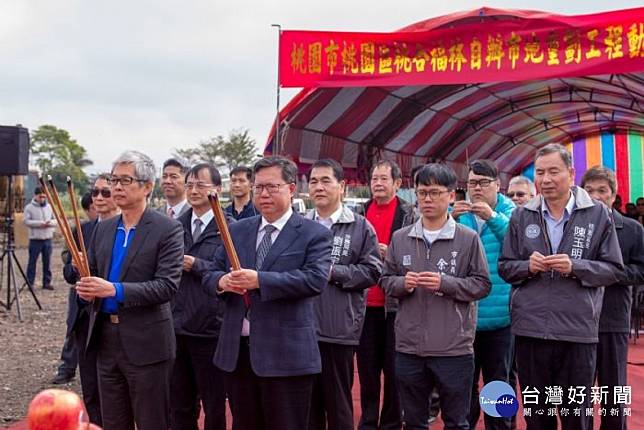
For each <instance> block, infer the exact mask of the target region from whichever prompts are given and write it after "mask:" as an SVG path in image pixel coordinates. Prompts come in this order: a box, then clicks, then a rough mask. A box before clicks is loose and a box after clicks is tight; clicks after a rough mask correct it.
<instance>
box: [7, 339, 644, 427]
mask: <svg viewBox="0 0 644 430" xmlns="http://www.w3.org/2000/svg"><path fill="white" fill-rule="evenodd" d="M628 383H629V385H630V386H631V387H632V404H631V417H630V419H629V421H628V426H629V428H630V429H633V430H644V388H642V387H644V337H642V338H640V341H639V342H638V343H637V344H636V345H633V344H632V343H631V344H630V345H629V352H628ZM353 405H354V411H355V414H356V419H355V422H356V424H357V422H358V419H359V418H360V388H359V385H358V374H357V372H356V375H355V383H354V386H353ZM519 410H521V409H519ZM228 418H229V423H230V422H231V421H230V413H229V414H228ZM202 424H203V423H202ZM4 428H5V429H10V430H27V423H26V422H25V421H21V422H19V423H16V424H14V425H12V426H10V427H4ZM228 428H229V429H230V428H231V426H230V424H229V425H228ZM429 428H430V429H431V430H443V423H442V422H441V420H440V418H439V419H438V420H437V421H436V422H435V423H434V424H432V426H431V427H429ZM483 429H484V425H483V418H482V417H481V419H480V420H479V423H478V425H477V427H476V430H483ZM518 429H519V430H523V429H525V422H524V421H523V419H522V418H519V420H518ZM595 429H599V420H597V419H596V420H595Z"/></svg>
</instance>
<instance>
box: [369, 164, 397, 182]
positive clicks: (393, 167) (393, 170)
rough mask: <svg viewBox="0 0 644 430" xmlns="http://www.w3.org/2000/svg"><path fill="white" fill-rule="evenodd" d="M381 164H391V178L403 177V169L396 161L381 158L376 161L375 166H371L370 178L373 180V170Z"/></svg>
mask: <svg viewBox="0 0 644 430" xmlns="http://www.w3.org/2000/svg"><path fill="white" fill-rule="evenodd" d="M380 166H389V167H390V168H391V179H393V180H394V181H396V180H398V179H402V171H401V170H400V166H398V164H396V162H395V161H391V160H379V161H376V162H375V163H374V164H373V166H371V170H370V171H369V180H371V177H372V176H373V171H374V170H376V167H380Z"/></svg>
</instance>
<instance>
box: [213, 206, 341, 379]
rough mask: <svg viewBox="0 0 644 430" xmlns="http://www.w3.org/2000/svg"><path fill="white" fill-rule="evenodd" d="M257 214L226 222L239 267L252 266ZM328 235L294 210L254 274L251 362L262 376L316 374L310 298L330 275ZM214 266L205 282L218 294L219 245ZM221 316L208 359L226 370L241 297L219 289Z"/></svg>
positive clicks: (233, 355)
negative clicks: (222, 302)
mask: <svg viewBox="0 0 644 430" xmlns="http://www.w3.org/2000/svg"><path fill="white" fill-rule="evenodd" d="M261 220H262V218H261V216H256V217H252V218H247V219H244V220H241V221H238V222H236V223H234V224H231V226H230V234H231V236H232V239H233V243H234V246H235V249H236V250H237V254H238V256H239V261H240V263H241V266H242V267H243V268H252V269H254V268H255V255H256V251H255V246H256V242H257V233H258V230H259V226H260V224H261ZM332 242H333V241H332V235H331V232H330V231H329V230H327V229H326V228H325V227H323V226H322V225H320V224H318V223H316V222H314V221H311V220H308V219H305V218H304V217H302V216H301V215H299V214H297V213H293V215H292V216H291V217H290V218H289V220H288V222H287V223H286V225H285V226H284V229H283V230H282V231H281V232H280V234H279V236H278V237H277V239H276V240H275V243H273V245H272V247H271V249H270V252H269V253H268V255H267V256H266V258H265V259H264V262H263V264H262V267H261V268H260V270H259V273H258V281H259V289H256V290H252V291H251V292H250V293H249V299H250V302H251V307H250V312H249V320H250V361H251V365H252V367H253V371H254V372H255V374H256V375H258V376H262V377H279V376H298V375H310V374H315V373H320V371H321V369H322V366H321V362H320V351H319V349H318V342H317V336H316V333H315V317H314V314H313V303H314V298H315V296H317V295H319V294H320V293H321V292H322V289H323V288H325V287H326V285H327V282H328V279H329V271H330V268H331V248H332ZM215 264H216V267H217V271H213V272H210V273H208V274H207V275H206V276H205V279H204V284H203V285H204V287H205V288H207V291H208V292H209V294H210V295H211V296H213V297H215V296H217V294H218V293H217V285H218V284H219V279H220V278H221V277H222V276H224V275H225V274H226V272H228V268H229V267H230V263H229V262H228V258H227V257H226V252H225V249H224V247H220V248H219V249H218V250H217V253H216V255H215ZM221 297H222V298H223V299H224V300H225V313H224V321H223V325H222V328H221V332H220V335H219V342H218V344H217V350H216V352H215V356H214V359H213V363H214V364H215V365H216V366H217V367H219V368H221V369H222V370H224V371H226V372H232V371H233V370H235V368H236V367H237V359H238V356H239V344H240V336H241V330H242V322H243V319H244V316H245V314H246V307H245V305H244V300H243V298H242V296H240V295H238V294H234V293H224V294H221Z"/></svg>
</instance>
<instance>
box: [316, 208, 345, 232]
mask: <svg viewBox="0 0 644 430" xmlns="http://www.w3.org/2000/svg"><path fill="white" fill-rule="evenodd" d="M340 215H342V205H340V207H339V208H338V210H336V211H335V212H333V213H332V214H331V216H330V217H328V218H322V217H321V216H320V215H319V214H318V211H317V210H316V211H315V217H314V219H315V220H316V221H317V222H319V223H320V224H322V225H323V226H325V227H326V228H328V229H329V230H331V227H332V226H333V224H335V223H336V222H338V220H339V219H340Z"/></svg>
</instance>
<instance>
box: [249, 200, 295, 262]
mask: <svg viewBox="0 0 644 430" xmlns="http://www.w3.org/2000/svg"><path fill="white" fill-rule="evenodd" d="M301 225H302V217H301V216H300V215H298V214H296V213H295V212H293V215H291V217H290V218H289V219H288V221H287V222H286V225H285V226H284V229H283V230H282V231H280V234H279V235H278V236H277V239H276V240H275V243H273V245H272V246H271V249H270V251H268V255H267V256H266V258H264V262H263V263H262V267H260V270H266V269H268V268H270V267H271V265H272V264H273V263H274V262H275V260H276V259H277V257H279V256H280V255H282V253H283V252H284V251H285V250H286V249H287V248H288V247H289V246H290V245H291V244H292V243H293V242H294V241H295V240H296V239H297V237H298V236H299V235H300V232H299V228H300V226H301ZM258 228H259V227H258ZM253 260H254V259H253ZM253 263H254V261H253Z"/></svg>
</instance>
